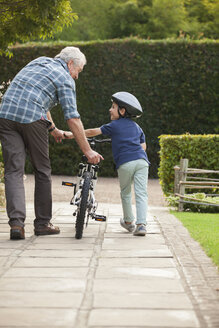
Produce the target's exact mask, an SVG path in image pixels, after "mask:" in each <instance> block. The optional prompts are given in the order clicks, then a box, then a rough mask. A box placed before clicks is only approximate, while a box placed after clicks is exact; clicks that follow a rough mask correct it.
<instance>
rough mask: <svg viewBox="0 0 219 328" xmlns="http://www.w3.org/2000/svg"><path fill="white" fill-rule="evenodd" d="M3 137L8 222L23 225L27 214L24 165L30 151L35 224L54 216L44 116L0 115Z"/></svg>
mask: <svg viewBox="0 0 219 328" xmlns="http://www.w3.org/2000/svg"><path fill="white" fill-rule="evenodd" d="M0 141H1V144H2V154H3V160H4V168H5V173H4V177H5V194H6V209H7V214H8V217H9V225H10V226H13V225H19V226H22V227H23V226H24V221H25V218H26V205H25V190H24V181H23V175H24V167H25V160H26V152H28V154H29V156H30V159H31V163H32V165H33V168H34V175H35V191H34V208H35V220H34V226H35V227H38V226H39V225H42V224H47V223H48V222H49V221H50V220H51V216H52V195H51V167H50V159H49V146H48V130H47V122H46V121H45V120H38V121H35V122H33V123H28V124H22V123H18V122H14V121H11V120H7V119H2V118H0Z"/></svg>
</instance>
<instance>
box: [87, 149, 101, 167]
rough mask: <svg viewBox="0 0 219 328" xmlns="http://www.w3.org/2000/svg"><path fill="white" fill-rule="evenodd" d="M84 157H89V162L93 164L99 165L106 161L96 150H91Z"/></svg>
mask: <svg viewBox="0 0 219 328" xmlns="http://www.w3.org/2000/svg"><path fill="white" fill-rule="evenodd" d="M84 155H85V156H86V157H87V161H88V162H89V163H91V164H98V163H99V162H100V161H101V160H104V158H103V156H101V155H100V154H99V153H97V152H96V151H94V150H89V151H88V152H86V153H85V154H84Z"/></svg>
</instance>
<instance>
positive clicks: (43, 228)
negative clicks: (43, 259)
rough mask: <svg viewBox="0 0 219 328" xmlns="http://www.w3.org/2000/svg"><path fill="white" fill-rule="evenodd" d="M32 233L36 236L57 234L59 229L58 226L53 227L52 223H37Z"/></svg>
mask: <svg viewBox="0 0 219 328" xmlns="http://www.w3.org/2000/svg"><path fill="white" fill-rule="evenodd" d="M34 233H35V235H36V236H45V235H57V234H59V233H60V230H59V227H54V225H52V223H48V224H45V225H39V226H38V227H37V228H35V229H34Z"/></svg>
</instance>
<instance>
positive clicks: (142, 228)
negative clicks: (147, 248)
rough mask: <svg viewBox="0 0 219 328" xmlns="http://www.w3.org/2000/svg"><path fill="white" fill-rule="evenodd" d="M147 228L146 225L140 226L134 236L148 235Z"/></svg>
mask: <svg viewBox="0 0 219 328" xmlns="http://www.w3.org/2000/svg"><path fill="white" fill-rule="evenodd" d="M146 232H147V231H146V227H145V224H138V225H137V226H136V228H135V231H134V232H133V235H134V236H145V235H146Z"/></svg>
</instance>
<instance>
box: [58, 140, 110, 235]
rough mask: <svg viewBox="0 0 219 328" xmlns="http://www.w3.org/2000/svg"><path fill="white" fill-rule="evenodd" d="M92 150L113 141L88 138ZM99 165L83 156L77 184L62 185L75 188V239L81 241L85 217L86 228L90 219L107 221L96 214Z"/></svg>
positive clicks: (63, 182) (73, 201)
mask: <svg viewBox="0 0 219 328" xmlns="http://www.w3.org/2000/svg"><path fill="white" fill-rule="evenodd" d="M87 140H88V142H89V144H90V146H91V148H92V149H93V150H96V144H97V143H99V144H100V143H106V142H111V139H96V138H87ZM98 171H99V165H98V164H91V163H88V162H87V159H86V157H85V156H84V155H83V156H82V163H79V172H78V176H77V180H78V181H77V183H72V182H65V181H62V185H64V186H68V187H74V192H73V197H72V199H71V201H70V204H71V205H76V210H75V211H74V212H73V216H76V223H75V238H76V239H81V238H82V235H83V230H84V223H85V217H86V218H87V220H86V223H85V225H86V227H87V225H88V221H89V217H91V218H92V219H94V220H96V221H106V216H104V215H98V214H96V210H97V205H98V203H97V201H96V199H95V187H96V183H97V178H98Z"/></svg>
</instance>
